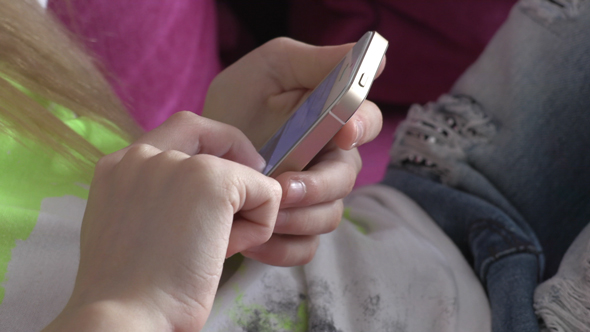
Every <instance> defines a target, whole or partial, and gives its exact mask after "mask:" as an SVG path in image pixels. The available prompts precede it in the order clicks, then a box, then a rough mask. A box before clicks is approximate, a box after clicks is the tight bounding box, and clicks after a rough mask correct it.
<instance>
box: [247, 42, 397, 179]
mask: <svg viewBox="0 0 590 332" xmlns="http://www.w3.org/2000/svg"><path fill="white" fill-rule="evenodd" d="M387 46H388V42H387V40H386V39H385V38H383V37H382V36H381V35H379V34H378V33H377V32H374V31H369V32H367V33H365V34H364V35H363V37H362V38H361V39H360V40H359V41H358V42H357V43H356V44H355V45H354V47H353V48H352V49H351V50H350V51H349V52H348V53H347V54H346V56H345V57H344V58H343V59H342V61H340V63H339V64H338V65H337V66H336V67H335V68H334V69H333V70H332V71H331V72H330V73H329V74H328V76H326V78H324V80H323V81H322V82H321V83H320V84H319V85H318V86H317V87H316V88H315V89H314V90H313V91H312V92H311V94H310V95H309V96H308V97H307V98H306V99H305V100H304V101H303V102H302V103H301V104H300V105H299V106H298V107H297V109H296V110H295V111H294V112H293V114H292V115H291V117H290V118H289V119H288V120H287V121H286V122H285V123H284V124H283V126H281V127H280V128H279V129H278V130H277V132H276V133H275V134H274V135H273V136H272V137H271V138H270V139H269V140H268V141H267V142H266V143H265V144H264V145H263V146H262V148H260V150H259V151H258V152H259V153H260V155H262V157H263V158H264V159H265V160H266V167H265V168H264V170H263V171H262V172H263V173H264V174H265V175H269V176H271V177H276V176H278V175H279V174H281V173H284V172H287V171H301V170H303V169H304V168H305V166H307V164H308V163H309V162H310V161H311V160H312V159H313V158H314V157H315V155H316V154H317V153H318V152H320V150H321V149H322V148H323V147H324V146H325V145H326V144H328V142H329V141H330V140H331V139H332V137H334V135H336V133H337V132H338V131H339V130H340V128H342V126H344V124H346V122H347V121H348V119H350V117H351V116H352V115H353V114H354V112H356V110H357V109H358V108H359V106H360V105H361V103H362V102H363V101H364V100H365V98H367V94H368V93H369V89H370V88H371V84H372V83H373V79H374V78H375V74H376V73H377V70H378V69H379V64H380V63H381V60H382V59H383V56H384V55H385V51H386V50H387Z"/></svg>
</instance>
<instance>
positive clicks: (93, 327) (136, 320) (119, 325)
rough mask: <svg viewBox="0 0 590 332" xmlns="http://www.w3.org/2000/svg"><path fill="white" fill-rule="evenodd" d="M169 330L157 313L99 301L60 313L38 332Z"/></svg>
mask: <svg viewBox="0 0 590 332" xmlns="http://www.w3.org/2000/svg"><path fill="white" fill-rule="evenodd" d="M57 331H60V332H70V331H72V332H74V331H76V332H102V331H109V332H118V331H121V332H122V331H130V332H133V331H141V332H151V331H154V332H156V331H162V332H166V331H173V327H172V326H171V324H170V323H169V321H168V320H167V319H166V317H165V316H164V315H163V314H162V313H160V312H158V311H157V310H150V309H148V308H146V307H143V306H140V305H133V304H124V303H120V302H117V301H110V300H105V301H99V302H95V303H91V304H86V305H83V306H81V307H76V308H69V307H68V306H66V308H65V309H64V311H62V312H61V314H60V315H59V316H58V317H57V318H56V319H55V320H54V321H53V322H52V323H51V324H49V325H48V326H47V327H46V328H45V329H44V330H43V331H42V332H57Z"/></svg>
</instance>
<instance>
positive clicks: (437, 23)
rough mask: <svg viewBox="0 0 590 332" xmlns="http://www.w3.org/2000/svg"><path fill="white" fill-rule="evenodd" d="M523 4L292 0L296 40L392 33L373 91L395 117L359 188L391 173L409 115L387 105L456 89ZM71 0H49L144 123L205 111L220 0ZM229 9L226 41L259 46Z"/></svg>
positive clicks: (224, 17)
mask: <svg viewBox="0 0 590 332" xmlns="http://www.w3.org/2000/svg"><path fill="white" fill-rule="evenodd" d="M515 1H516V0H456V1H432V0H411V1H408V0H375V1H364V0H293V1H290V6H291V7H290V8H291V12H290V18H289V20H290V24H289V25H290V31H291V36H292V37H294V38H296V39H300V40H303V41H306V42H308V43H311V44H316V45H334V44H341V43H346V42H354V41H356V40H358V39H359V38H360V36H361V35H362V34H363V33H364V32H366V31H367V30H377V31H379V33H381V34H382V35H384V36H385V37H386V38H387V39H388V40H389V50H388V53H387V66H386V68H385V71H384V72H383V74H382V76H381V77H380V78H379V80H378V81H377V83H376V84H375V85H373V88H372V91H371V93H370V94H369V98H370V99H372V100H374V101H376V102H378V103H379V104H380V105H381V106H382V109H383V110H384V112H385V113H392V112H393V113H394V114H391V116H389V117H386V121H385V124H384V128H383V132H382V133H381V134H380V135H379V137H378V138H377V139H376V140H375V141H374V142H371V143H369V144H366V145H364V146H361V147H360V148H359V151H360V153H361V156H362V158H363V163H364V165H365V166H364V168H363V170H362V171H361V173H360V174H359V176H358V178H357V186H360V185H364V184H369V183H374V182H377V181H379V180H380V179H381V177H382V176H383V174H384V171H385V167H386V165H387V163H388V159H389V158H388V154H387V151H388V149H389V146H390V145H391V141H392V133H393V131H394V129H395V127H396V125H397V123H398V122H399V120H400V119H401V118H402V116H403V112H400V111H399V110H400V108H399V107H391V110H388V109H390V107H388V105H409V104H411V103H423V102H427V101H429V100H434V99H436V98H437V97H438V96H439V95H440V94H442V93H444V92H446V91H448V90H449V88H450V87H451V85H452V84H453V82H454V81H455V79H456V78H457V77H458V76H459V75H460V74H461V73H462V72H463V71H464V70H465V69H466V68H467V66H469V65H470V64H471V62H473V61H474V60H475V59H476V57H477V56H478V55H479V53H480V52H481V51H482V50H483V48H484V47H485V45H486V44H487V42H488V41H489V39H490V38H491V37H492V35H493V34H494V32H495V31H496V29H497V28H498V27H499V26H500V24H501V23H502V22H503V21H504V19H505V18H506V16H507V14H508V11H509V9H510V7H512V5H513V4H514V2H515ZM68 3H70V2H68V1H62V0H50V1H49V8H50V9H51V10H53V11H54V12H55V13H57V15H58V17H59V18H60V19H61V20H62V21H64V23H65V24H66V26H68V27H69V28H70V29H71V30H72V31H74V32H75V33H76V34H77V35H79V36H81V38H83V42H84V43H85V45H86V46H87V47H88V48H89V49H90V50H91V51H92V52H94V54H95V55H96V56H97V58H98V59H99V62H101V63H102V64H103V65H104V67H105V70H106V72H107V74H108V75H109V77H110V78H111V82H112V84H113V86H114V88H115V90H116V92H117V93H118V95H119V96H120V97H121V99H122V100H123V101H124V102H125V103H126V105H127V107H128V109H129V111H130V112H131V114H132V116H133V117H134V118H135V119H136V120H137V121H138V123H139V124H140V125H141V126H142V127H143V128H144V129H146V130H149V129H152V128H154V127H156V126H158V125H159V124H161V123H162V122H164V120H166V119H167V118H168V117H169V116H170V115H171V114H173V113H175V112H178V111H181V110H190V111H193V112H195V113H200V112H201V110H202V107H203V103H204V101H205V96H206V92H207V88H208V86H209V83H210V82H211V80H212V79H213V77H214V76H215V75H216V74H217V73H218V72H219V71H220V67H221V65H220V61H219V57H218V44H217V43H218V40H217V33H218V30H217V29H218V27H217V11H216V8H215V7H216V3H215V2H214V1H212V0H174V1H164V0H161V1H111V0H85V1H71V4H72V8H71V9H70V8H67V4H68ZM244 8H250V9H251V10H252V13H255V11H257V10H259V8H256V6H254V5H253V6H250V7H247V6H246V7H244ZM220 9H221V10H220V12H219V15H221V20H220V21H221V22H223V23H224V24H223V26H221V27H220V28H221V29H220V30H219V33H220V35H221V38H220V40H221V42H222V44H223V45H222V46H224V47H223V48H224V51H225V52H226V53H230V54H231V53H232V51H233V53H234V54H233V55H234V58H235V57H236V55H239V54H243V53H245V52H247V51H248V49H249V48H251V47H253V46H255V45H254V39H253V38H252V36H251V35H249V34H248V31H247V29H245V28H244V27H243V26H241V25H240V20H239V19H237V18H236V17H232V14H231V12H230V10H229V7H227V6H222V7H220ZM70 13H72V14H70ZM249 13H250V12H243V13H239V14H240V15H238V16H248V15H249ZM72 17H73V18H75V22H73V21H72V19H71V18H72ZM228 49H229V50H228ZM383 106H385V107H383ZM392 110H393V111H392Z"/></svg>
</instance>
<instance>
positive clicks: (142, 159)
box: [44, 38, 381, 332]
mask: <svg viewBox="0 0 590 332" xmlns="http://www.w3.org/2000/svg"><path fill="white" fill-rule="evenodd" d="M350 47H351V45H344V46H337V47H312V46H309V45H305V44H302V43H298V42H295V41H293V40H290V39H285V38H281V39H278V40H274V41H271V42H269V43H268V44H266V45H264V46H262V47H261V48H259V49H257V50H255V51H253V52H252V53H251V54H249V55H247V56H246V57H244V58H243V59H242V60H240V61H239V62H238V63H236V64H235V65H233V66H232V67H230V68H229V69H227V70H226V71H225V72H223V73H222V74H221V75H220V76H219V77H218V78H217V79H216V80H215V82H214V83H213V85H212V87H211V90H210V92H209V95H208V99H207V104H206V112H205V114H206V116H208V117H210V118H215V120H212V119H207V118H205V117H200V116H197V115H195V114H192V113H189V112H180V113H177V114H176V115H174V116H172V117H171V118H170V119H168V120H167V121H166V122H165V123H164V124H163V125H161V126H160V127H158V128H156V129H154V130H153V131H151V132H148V133H146V134H144V135H143V136H142V137H141V138H140V139H138V141H137V142H135V143H134V144H132V145H131V146H129V147H127V148H125V149H123V150H121V151H118V152H115V153H113V154H111V155H108V156H106V157H104V158H102V159H101V160H100V161H99V163H98V164H97V165H96V170H95V175H94V179H93V181H92V184H91V189H90V194H89V198H88V205H87V208H86V212H85V215H84V220H83V224H82V230H81V239H80V266H79V270H78V275H77V278H76V284H75V286H74V290H73V293H72V296H71V298H70V300H69V302H68V304H67V305H66V307H65V309H64V310H63V311H62V313H61V314H60V315H59V316H58V317H57V318H56V319H55V320H54V321H53V322H52V323H51V324H50V325H49V326H47V327H46V328H45V329H44V331H45V332H50V331H199V330H200V329H201V328H202V327H203V325H204V324H205V322H206V320H207V317H208V316H209V313H210V311H211V307H212V304H213V299H214V297H215V293H216V291H217V287H218V285H219V280H220V277H221V274H222V270H223V264H224V261H225V259H226V257H229V256H231V255H233V254H235V253H238V252H241V253H243V254H244V255H245V256H248V257H252V258H254V259H258V260H260V261H262V262H266V263H269V264H275V265H295V264H303V263H306V262H308V261H309V260H311V258H312V257H313V255H314V253H315V251H316V248H317V243H318V238H317V235H318V234H322V233H326V232H329V231H332V230H334V229H335V228H336V227H337V225H338V223H339V221H340V218H341V212H342V198H343V197H344V196H346V194H348V193H349V192H350V190H351V189H352V187H353V184H354V180H355V178H356V174H357V173H358V171H359V170H360V167H361V162H360V157H359V155H358V152H357V151H356V149H355V148H354V147H355V146H358V145H360V144H362V143H364V142H367V141H369V140H371V139H373V138H374V137H375V136H376V135H377V134H378V131H379V129H380V128H381V115H380V113H379V110H378V109H377V108H376V107H375V106H374V104H372V103H370V102H365V103H363V105H362V107H361V109H360V110H359V111H358V112H357V115H355V117H354V118H353V119H352V120H351V122H349V124H347V125H346V126H345V127H344V128H343V129H342V130H341V131H340V132H339V133H338V135H337V136H336V137H335V138H334V140H333V141H332V142H331V143H330V144H329V145H328V146H327V147H326V148H325V149H324V150H323V151H322V153H321V154H320V155H319V156H318V157H317V158H316V160H314V162H313V164H312V166H311V167H309V169H307V170H305V171H303V172H289V173H285V174H282V175H281V176H279V177H278V178H277V179H272V178H269V177H266V176H264V175H262V174H261V173H260V172H259V171H260V170H261V169H262V168H263V166H264V161H263V160H262V158H261V157H260V155H258V153H257V152H256V148H255V144H260V142H261V141H263V139H264V137H265V135H270V134H271V133H272V130H268V132H261V131H258V130H249V129H248V128H250V126H252V125H253V124H254V123H255V122H256V121H259V122H263V123H265V124H267V125H268V126H269V127H278V126H279V125H280V123H281V122H282V121H284V119H285V117H286V116H288V113H289V112H290V110H291V109H292V108H293V107H294V106H295V105H296V104H297V103H298V102H300V101H301V99H302V98H304V97H305V95H306V94H307V93H309V91H310V89H312V88H313V87H314V86H315V85H317V83H319V81H321V79H322V78H323V76H325V74H327V73H328V72H329V71H330V70H331V68H332V67H334V66H335V65H336V64H337V63H338V61H340V59H341V58H342V57H343V56H344V54H345V53H346V52H347V51H348V50H349V49H350ZM238 82H240V84H238ZM252 87H257V88H256V89H253V88H252ZM248 90H250V91H248ZM232 114H234V115H233V116H232ZM216 120H217V121H216ZM222 122H225V123H229V124H224V123H222ZM357 125H360V127H358V126H357ZM238 128H239V129H238ZM240 129H241V130H240ZM250 140H252V141H253V142H255V143H254V144H252V143H251V142H250ZM292 181H300V182H301V183H304V185H305V188H306V190H305V192H303V195H300V196H299V197H295V199H294V198H293V197H292V195H291V196H290V194H292V193H290V192H289V183H290V182H292ZM279 211H280V212H279ZM281 214H283V216H281ZM284 214H286V216H285V215H284Z"/></svg>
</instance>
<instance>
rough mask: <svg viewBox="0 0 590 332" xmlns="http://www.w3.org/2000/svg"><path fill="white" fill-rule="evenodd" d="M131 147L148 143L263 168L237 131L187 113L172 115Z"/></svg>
mask: <svg viewBox="0 0 590 332" xmlns="http://www.w3.org/2000/svg"><path fill="white" fill-rule="evenodd" d="M134 144H150V145H153V146H155V147H156V148H158V149H160V150H163V151H165V150H178V151H181V152H184V153H186V154H189V155H195V154H201V153H202V154H210V155H214V156H217V157H222V158H224V159H228V160H231V161H235V162H237V163H240V164H243V165H246V166H249V167H252V168H254V169H256V170H258V171H260V170H262V169H263V168H264V165H265V161H264V159H263V158H262V157H261V156H260V155H259V154H258V152H256V149H255V148H254V146H253V145H252V143H251V142H250V141H249V140H248V138H247V137H246V135H244V134H243V133H242V132H241V131H240V130H238V129H237V128H234V127H232V126H230V125H227V124H224V123H221V122H217V121H214V120H211V119H207V118H204V117H201V116H198V115H196V114H194V113H191V112H187V111H184V112H178V113H176V114H174V115H172V116H171V117H170V118H168V120H166V122H164V123H163V124H162V125H160V126H159V127H157V128H155V129H154V130H152V131H150V132H148V133H146V134H144V135H143V136H141V137H140V138H139V139H138V140H137V141H136V142H135V143H134Z"/></svg>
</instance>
